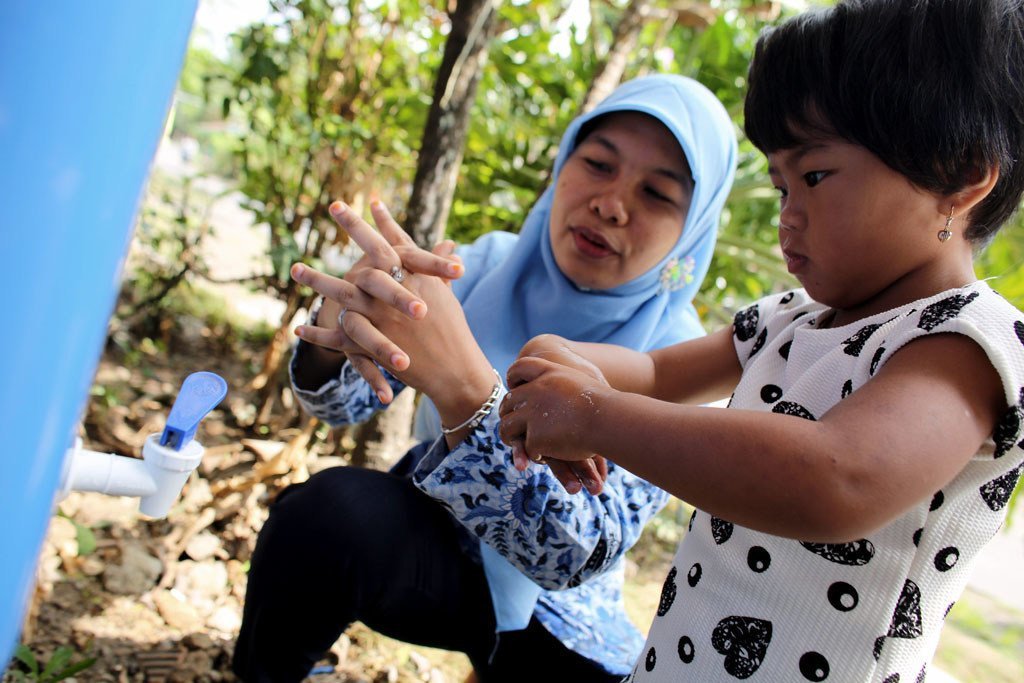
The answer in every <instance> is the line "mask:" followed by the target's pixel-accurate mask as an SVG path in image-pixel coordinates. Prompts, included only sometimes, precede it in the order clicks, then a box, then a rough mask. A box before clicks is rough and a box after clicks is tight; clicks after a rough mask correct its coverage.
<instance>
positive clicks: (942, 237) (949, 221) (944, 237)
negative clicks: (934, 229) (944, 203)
mask: <svg viewBox="0 0 1024 683" xmlns="http://www.w3.org/2000/svg"><path fill="white" fill-rule="evenodd" d="M951 225H953V206H952V205H950V207H949V215H948V216H946V225H945V227H943V228H942V230H939V234H938V238H939V241H940V242H946V241H948V240H949V238H950V237H952V236H953V232H952V231H951V230H950V229H949V227H950V226H951Z"/></svg>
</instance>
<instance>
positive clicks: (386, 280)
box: [350, 268, 427, 320]
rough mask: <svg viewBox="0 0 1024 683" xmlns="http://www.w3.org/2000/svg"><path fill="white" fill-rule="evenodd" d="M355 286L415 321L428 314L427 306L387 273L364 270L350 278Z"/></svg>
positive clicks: (373, 269) (374, 269)
mask: <svg viewBox="0 0 1024 683" xmlns="http://www.w3.org/2000/svg"><path fill="white" fill-rule="evenodd" d="M350 277H351V278H352V279H353V280H354V282H355V285H356V286H357V287H358V288H359V289H360V290H362V291H363V292H365V293H366V294H368V295H369V296H371V297H373V298H374V299H378V300H380V301H381V302H383V303H386V304H389V305H391V306H392V307H394V308H395V309H397V310H399V311H402V312H403V313H405V314H406V315H408V316H409V317H410V318H412V319H413V320H421V319H422V318H423V316H425V315H426V314H427V304H426V303H425V302H424V301H423V299H421V298H419V297H418V296H416V295H415V294H413V293H412V292H410V291H409V290H408V289H406V287H405V286H404V285H402V284H400V283H398V282H396V281H395V279H394V278H393V277H391V276H390V275H388V274H387V273H385V272H383V271H380V270H377V269H376V268H363V269H362V270H359V271H357V272H355V273H353V274H352V275H351V276H350Z"/></svg>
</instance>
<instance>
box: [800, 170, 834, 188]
mask: <svg viewBox="0 0 1024 683" xmlns="http://www.w3.org/2000/svg"><path fill="white" fill-rule="evenodd" d="M827 175H828V171H811V172H810V173H804V182H806V183H807V187H814V186H815V185H817V184H818V183H820V182H821V181H822V180H824V179H825V176H827Z"/></svg>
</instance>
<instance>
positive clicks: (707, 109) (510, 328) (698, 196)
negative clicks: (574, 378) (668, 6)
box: [462, 74, 736, 375]
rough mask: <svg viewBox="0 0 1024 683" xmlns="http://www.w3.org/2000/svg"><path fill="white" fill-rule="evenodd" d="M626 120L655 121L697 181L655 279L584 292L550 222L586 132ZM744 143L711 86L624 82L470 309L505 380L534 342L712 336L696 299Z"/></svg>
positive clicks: (566, 151)
mask: <svg viewBox="0 0 1024 683" xmlns="http://www.w3.org/2000/svg"><path fill="white" fill-rule="evenodd" d="M620 111H636V112H642V113H644V114H648V115H650V116H652V117H654V118H655V119H657V120H658V121H660V122H661V123H662V124H663V125H664V126H665V127H666V128H668V130H669V131H671V132H672V134H673V135H675V137H676V140H678V141H679V145H680V147H682V150H683V153H684V154H685V155H686V161H687V164H688V165H689V167H690V171H691V173H692V175H693V182H694V188H693V197H692V198H691V201H690V208H689V211H688V212H687V214H686V221H685V223H684V224H683V231H682V234H681V235H680V237H679V241H678V242H677V243H676V245H675V246H674V247H673V248H672V250H671V251H670V252H669V253H668V254H666V256H665V257H664V258H663V259H662V260H661V261H660V262H659V263H658V264H657V265H656V266H655V267H654V268H652V269H651V270H649V271H647V272H646V273H644V274H643V275H640V276H639V277H637V278H636V279H634V280H632V281H630V282H627V283H625V284H622V285H619V286H618V287H615V288H613V289H606V290H583V289H581V288H579V287H577V286H576V285H574V284H573V283H572V282H571V281H570V280H569V279H568V278H566V277H565V275H563V274H562V271H561V270H559V268H558V265H557V264H556V262H555V257H554V254H553V253H552V250H551V233H550V229H549V217H550V212H551V204H552V201H553V199H554V188H555V187H556V186H557V185H558V175H559V173H560V172H561V170H562V167H563V166H565V162H566V160H567V159H568V158H569V156H570V155H571V154H572V152H573V150H574V149H575V147H576V143H577V137H578V135H579V133H580V130H581V128H582V127H583V126H584V125H586V124H587V123H588V122H589V121H593V120H594V119H596V118H597V117H599V116H603V115H605V114H610V113H612V112H620ZM735 166H736V136H735V133H734V132H733V125H732V121H731V119H730V118H729V115H728V114H727V113H726V111H725V108H724V107H723V106H722V105H721V103H720V102H719V101H718V100H717V99H716V98H715V96H714V95H713V94H711V92H710V91H709V90H708V89H707V88H705V87H704V86H703V85H701V84H700V83H698V82H697V81H694V80H692V79H689V78H685V77H683V76H674V75H667V74H660V75H654V76H646V77H643V78H637V79H635V80H632V81H629V82H627V83H624V84H623V85H621V86H619V87H618V88H617V89H616V90H615V91H614V92H613V93H612V94H611V95H609V96H608V97H607V98H605V99H604V100H603V101H602V102H601V103H600V104H598V105H597V106H596V107H595V108H594V109H592V110H591V111H589V112H587V113H586V114H583V115H582V116H579V117H577V118H576V119H575V120H573V122H572V123H571V124H570V125H569V128H568V129H567V130H566V132H565V135H564V136H563V137H562V142H561V144H560V146H559V150H558V156H557V158H556V160H555V167H554V172H553V174H552V178H551V183H550V185H549V186H548V188H547V190H546V191H545V192H544V194H543V195H542V196H541V198H540V199H539V200H538V201H537V203H536V204H535V205H534V207H533V209H531V210H530V213H529V215H528V216H527V217H526V222H525V223H524V224H523V227H522V230H521V231H520V233H519V240H518V242H517V243H516V245H515V247H514V248H513V249H512V251H511V253H510V254H509V255H508V257H507V258H506V259H505V261H503V262H502V263H501V264H500V265H498V266H496V267H495V268H494V269H493V270H492V271H491V272H489V273H487V274H486V275H484V276H482V278H481V280H480V281H479V282H478V283H477V285H476V286H475V287H474V288H473V291H472V292H470V294H469V296H468V297H466V299H465V300H464V301H463V304H462V305H463V310H464V311H465V313H466V319H467V320H468V321H469V326H470V328H471V329H472V330H473V334H474V336H475V337H476V340H477V342H478V343H479V345H480V348H481V349H483V351H484V353H485V354H487V358H488V359H489V360H490V361H491V363H492V364H493V365H494V367H495V368H496V369H497V370H498V372H500V373H501V374H502V375H504V373H505V371H506V370H507V369H508V366H509V365H511V363H512V361H514V360H515V359H516V356H517V355H518V353H519V349H521V348H522V346H523V344H525V343H526V342H527V341H529V340H530V339H531V338H532V337H534V336H536V335H538V334H542V333H553V334H558V335H560V336H563V337H566V338H568V339H573V340H576V341H588V342H606V343H609V344H618V345H620V346H626V347H629V348H632V349H636V350H639V351H647V350H650V349H654V348H660V347H663V346H668V345H670V344H673V343H675V342H679V341H682V340H684V339H692V338H694V337H699V336H701V335H703V334H704V329H703V327H702V326H701V324H700V320H699V318H698V317H697V311H696V310H695V309H694V306H693V297H694V295H695V294H696V293H697V290H698V289H699V288H700V284H701V281H702V280H703V279H704V275H705V274H706V273H707V271H708V266H709V265H710V264H711V255H712V252H713V251H714V248H715V240H716V237H717V231H718V221H719V214H720V213H721V211H722V206H723V205H724V204H725V199H726V197H727V196H728V194H729V189H730V187H731V186H732V180H733V173H734V171H735Z"/></svg>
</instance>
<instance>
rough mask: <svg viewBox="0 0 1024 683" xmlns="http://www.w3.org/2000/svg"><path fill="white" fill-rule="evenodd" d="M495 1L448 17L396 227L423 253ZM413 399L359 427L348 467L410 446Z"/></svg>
mask: <svg viewBox="0 0 1024 683" xmlns="http://www.w3.org/2000/svg"><path fill="white" fill-rule="evenodd" d="M497 4H498V0H459V3H458V5H457V6H456V7H455V11H454V12H453V13H452V15H451V20H452V30H451V33H449V34H448V40H447V42H446V43H445V47H444V57H443V58H442V60H441V66H440V67H439V69H438V72H437V80H436V81H435V83H434V101H433V102H432V103H431V105H430V112H429V113H428V115H427V124H426V127H425V128H424V130H423V141H422V143H421V145H420V153H419V157H418V159H417V163H416V177H415V179H414V180H413V188H412V196H411V197H410V199H409V205H408V206H407V207H406V211H405V217H404V220H403V221H402V224H403V225H404V226H405V230H406V232H408V233H409V234H410V235H412V237H413V239H414V240H416V243H417V244H418V245H420V246H421V247H424V248H427V249H429V248H430V247H432V246H433V245H435V244H437V242H439V241H440V240H441V239H442V238H443V237H444V228H445V224H446V223H447V222H448V212H449V211H450V210H451V205H452V197H453V196H454V194H455V183H456V179H457V178H458V174H459V166H460V164H461V163H462V149H463V147H464V146H465V144H466V134H467V132H468V130H469V112H470V109H471V108H472V106H473V100H474V99H476V91H477V86H478V85H479V84H480V76H481V75H482V73H483V65H484V63H485V62H486V60H487V47H488V45H489V44H490V42H491V40H492V39H493V38H494V35H495V30H496V26H497V24H498V22H497V11H496V10H497ZM413 406H414V394H413V392H412V391H405V392H402V394H400V395H399V396H398V397H396V399H395V402H394V404H393V405H392V406H390V407H389V408H388V410H386V411H383V412H380V413H377V414H376V415H374V416H373V418H371V419H370V420H368V421H367V422H365V423H363V424H362V425H360V426H359V428H358V430H357V431H356V434H355V440H356V447H355V449H353V451H352V464H353V465H358V466H363V467H372V468H375V469H385V468H386V467H388V466H390V465H391V464H392V463H393V462H394V461H395V459H396V458H397V457H398V456H400V455H401V454H402V453H403V452H404V451H405V450H406V449H408V447H409V446H410V445H412V439H411V438H410V432H411V430H412V416H413Z"/></svg>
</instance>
